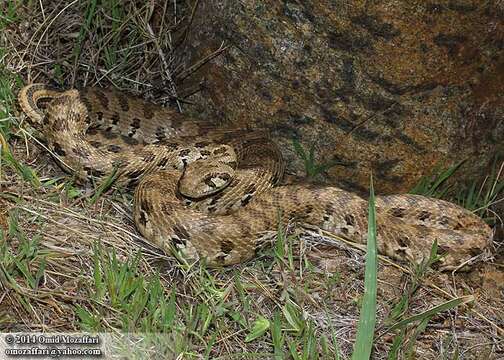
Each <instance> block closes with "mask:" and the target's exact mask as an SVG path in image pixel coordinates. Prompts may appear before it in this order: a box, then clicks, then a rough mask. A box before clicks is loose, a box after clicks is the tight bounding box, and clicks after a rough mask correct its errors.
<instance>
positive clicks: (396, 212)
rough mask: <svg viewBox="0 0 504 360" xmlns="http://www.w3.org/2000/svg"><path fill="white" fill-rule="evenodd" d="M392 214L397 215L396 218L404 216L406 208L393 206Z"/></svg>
mask: <svg viewBox="0 0 504 360" xmlns="http://www.w3.org/2000/svg"><path fill="white" fill-rule="evenodd" d="M390 213H391V214H392V216H394V217H396V218H403V217H404V214H405V213H406V210H405V209H403V208H397V207H396V208H392V209H391V212H390Z"/></svg>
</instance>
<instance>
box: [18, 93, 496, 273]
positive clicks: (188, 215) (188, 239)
mask: <svg viewBox="0 0 504 360" xmlns="http://www.w3.org/2000/svg"><path fill="white" fill-rule="evenodd" d="M18 102H19V105H20V107H21V109H22V111H23V112H24V113H25V114H26V115H27V118H28V119H29V121H30V123H31V125H33V127H34V128H35V129H36V130H38V131H39V132H40V133H41V136H42V138H43V139H44V140H45V141H46V143H47V145H48V148H49V149H50V150H51V153H52V154H53V155H54V156H55V158H56V159H57V160H58V162H59V163H60V164H62V167H63V168H64V169H65V170H68V171H70V172H71V173H73V174H74V175H75V177H76V179H78V180H79V181H82V182H86V181H96V180H103V179H106V178H107V177H108V176H111V174H115V179H116V181H117V183H118V184H119V185H124V186H125V187H127V188H132V190H133V192H134V194H133V211H132V212H133V219H134V222H135V225H136V227H137V229H138V231H139V232H140V233H141V234H142V236H143V237H144V238H145V239H146V241H147V242H148V243H150V244H153V245H155V246H157V247H159V248H161V249H162V250H163V251H165V252H166V253H168V254H172V255H174V256H176V257H178V258H181V259H183V260H184V261H191V262H194V261H204V262H205V264H206V265H208V266H212V267H221V266H227V265H233V264H238V263H241V262H245V261H247V260H250V259H253V258H254V257H255V256H256V255H257V252H258V250H259V249H261V248H262V247H263V246H264V244H265V240H264V238H265V237H264V236H263V235H264V234H266V233H267V232H269V231H277V230H278V228H279V226H282V224H286V223H287V222H295V223H299V224H303V225H307V226H311V227H316V228H318V229H321V230H324V231H327V232H330V233H332V234H334V235H336V236H339V237H342V238H344V239H346V240H348V241H350V242H354V243H357V244H366V242H367V239H368V232H369V227H368V200H367V199H364V198H363V197H361V196H359V195H357V194H355V193H353V192H350V191H347V190H344V189H341V188H339V187H337V186H332V185H317V184H313V183H310V182H306V181H300V182H297V183H294V184H282V181H281V180H282V176H283V174H284V172H285V161H284V160H283V158H282V151H281V149H280V148H279V147H278V145H277V144H276V143H275V142H274V141H273V140H272V139H271V136H270V134H269V132H268V131H265V130H264V129H253V128H249V129H244V128H236V127H232V126H227V127H226V126H224V127H223V126H215V125H210V124H209V123H207V122H205V121H201V120H194V119H191V118H189V117H187V116H185V115H183V114H181V113H179V112H177V111H175V110H171V109H169V108H167V107H164V106H161V105H158V104H154V103H151V102H148V101H145V100H143V99H141V98H138V97H134V96H131V95H129V94H127V93H124V92H120V91H118V90H115V89H105V88H98V87H84V88H83V89H80V90H76V89H71V90H66V91H60V90H54V89H50V88H49V87H48V86H46V85H45V84H30V85H27V86H25V87H23V88H22V89H21V90H20V92H19V94H18ZM375 212H376V230H375V231H376V244H377V250H378V252H379V253H381V254H383V255H386V256H388V257H390V258H392V259H395V260H399V261H407V262H413V263H420V262H422V261H425V259H427V258H428V257H429V256H430V252H431V248H432V245H433V243H434V242H436V243H437V244H438V252H439V254H440V255H441V257H440V260H439V262H438V263H437V267H438V268H439V269H440V270H455V269H462V268H463V269H468V268H470V265H471V264H472V260H473V259H475V258H478V257H479V255H481V254H482V253H483V252H484V251H485V250H486V249H487V247H488V246H489V244H490V242H491V241H492V237H493V231H492V229H491V227H490V226H488V225H487V224H486V223H485V222H484V221H483V219H481V218H480V217H479V216H477V215H475V214H474V213H472V212H471V211H469V210H467V209H465V208H463V207H461V206H459V205H456V204H454V203H451V202H448V201H445V200H441V199H436V198H430V197H426V196H422V195H413V194H396V195H377V196H376V197H375Z"/></svg>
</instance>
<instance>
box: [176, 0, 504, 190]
mask: <svg viewBox="0 0 504 360" xmlns="http://www.w3.org/2000/svg"><path fill="white" fill-rule="evenodd" d="M499 6H500V7H499ZM503 17H504V9H503V8H502V5H497V4H492V2H486V3H485V4H482V3H480V2H476V1H474V2H471V1H442V0H440V1H438V2H430V1H427V2H423V1H412V2H406V1H385V2H371V3H370V2H368V1H352V2H344V1H335V0H321V1H316V2H309V1H302V0H298V1H294V0H291V1H275V0H266V1H264V0H262V1H258V0H256V1H254V0H249V1H244V2H243V1H241V2H237V1H230V0H221V1H215V0H213V1H205V2H200V4H199V8H198V9H197V12H196V17H195V19H194V23H193V26H192V28H191V33H190V41H188V43H189V46H190V48H189V53H190V55H191V57H192V59H193V62H194V61H196V60H197V59H201V58H202V57H203V56H205V55H208V54H209V53H211V52H212V51H214V50H215V49H216V48H218V47H219V45H220V44H221V43H222V42H224V43H225V44H226V45H227V46H229V48H228V50H227V51H226V52H225V53H224V54H223V55H221V56H219V57H217V58H216V59H215V60H213V61H212V62H210V63H208V64H206V65H205V66H203V67H202V68H201V69H200V70H198V72H197V73H196V75H195V76H192V79H193V81H196V82H199V81H202V80H205V84H206V86H205V88H204V89H203V91H202V92H200V93H198V94H197V95H195V96H193V97H192V98H191V100H192V101H195V106H187V107H186V108H185V110H186V112H188V113H190V114H191V115H194V116H197V117H199V118H210V119H222V121H224V122H229V123H232V124H236V125H240V126H247V125H248V126H261V127H267V128H270V129H271V130H272V131H273V133H274V136H275V138H276V140H277V141H278V142H279V143H280V144H281V145H282V148H283V152H284V155H285V157H286V158H287V160H288V164H289V168H288V170H289V171H290V172H291V173H294V174H298V175H302V174H304V167H303V162H302V161H301V160H300V159H299V157H298V156H297V154H296V153H295V152H294V150H293V147H292V138H294V137H295V138H297V139H299V141H300V142H301V143H302V144H304V145H305V147H310V145H312V144H313V145H314V146H315V149H316V154H317V155H318V156H317V161H319V162H327V161H330V160H331V161H335V162H337V165H335V166H333V167H332V168H331V169H329V170H328V171H327V173H326V178H327V179H328V181H329V182H332V183H338V184H340V185H342V186H344V187H346V188H350V189H353V190H357V191H362V192H367V189H368V186H369V179H370V174H371V172H372V173H373V178H374V182H375V188H376V189H377V191H378V192H382V193H392V192H393V193H398V192H405V191H408V190H410V189H411V188H412V187H413V185H414V184H415V183H416V182H417V181H418V180H419V178H420V177H421V176H422V175H427V174H429V173H430V172H431V171H432V170H433V168H434V167H435V166H441V167H448V166H450V165H453V164H455V163H457V162H458V161H460V160H462V159H467V160H468V161H466V162H465V164H464V166H463V167H462V169H461V170H459V171H457V172H456V173H455V175H456V178H457V179H461V180H467V179H473V178H475V177H477V176H480V175H481V174H484V173H485V172H487V171H488V168H487V167H488V165H489V163H490V162H491V160H492V159H493V157H494V156H495V155H496V153H497V152H499V151H502V150H503V149H504V142H503V140H504V122H503V119H504V116H503V115H504V106H503V96H504V95H503V94H504V91H503V90H504V56H503V55H502V50H503V45H504V22H503V21H502V19H503Z"/></svg>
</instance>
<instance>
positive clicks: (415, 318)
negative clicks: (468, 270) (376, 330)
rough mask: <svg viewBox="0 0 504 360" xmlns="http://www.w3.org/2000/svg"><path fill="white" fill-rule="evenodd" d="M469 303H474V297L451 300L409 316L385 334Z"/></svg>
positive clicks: (468, 296)
mask: <svg viewBox="0 0 504 360" xmlns="http://www.w3.org/2000/svg"><path fill="white" fill-rule="evenodd" d="M471 301H474V296H472V295H467V296H461V297H458V298H455V299H452V300H450V301H447V302H444V303H442V304H440V305H438V306H434V307H433V308H431V309H429V310H427V311H424V312H423V313H421V314H417V315H414V316H411V317H409V318H407V319H404V320H401V321H399V322H398V323H396V324H394V325H393V326H392V327H390V328H389V329H388V331H387V332H390V331H394V330H396V329H400V328H402V327H404V326H406V325H408V324H410V323H412V322H415V321H423V320H424V319H426V318H430V317H431V316H433V315H436V314H437V313H440V312H442V311H446V310H449V309H453V308H454V307H456V306H459V305H462V304H467V303H469V302H471Z"/></svg>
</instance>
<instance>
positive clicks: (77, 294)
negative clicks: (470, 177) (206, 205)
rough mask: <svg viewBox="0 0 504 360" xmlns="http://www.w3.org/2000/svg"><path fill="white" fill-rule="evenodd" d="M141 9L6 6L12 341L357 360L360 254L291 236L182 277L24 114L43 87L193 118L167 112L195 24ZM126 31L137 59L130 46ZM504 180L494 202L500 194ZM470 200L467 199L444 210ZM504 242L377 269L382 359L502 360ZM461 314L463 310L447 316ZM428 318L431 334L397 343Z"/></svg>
mask: <svg viewBox="0 0 504 360" xmlns="http://www.w3.org/2000/svg"><path fill="white" fill-rule="evenodd" d="M42 4H44V5H42ZM142 4H143V2H137V3H134V2H131V4H129V5H128V6H127V7H121V6H119V5H120V2H119V1H114V0H108V1H102V2H101V3H100V4H97V3H96V2H94V1H83V2H81V3H79V4H77V2H76V1H74V2H69V3H68V4H66V5H65V4H60V3H58V2H56V1H55V2H53V1H47V2H46V1H43V2H35V1H24V2H20V1H18V2H12V1H8V2H6V3H4V4H2V5H1V6H0V10H1V11H2V14H1V16H0V27H1V30H2V35H1V45H0V54H1V55H2V64H1V65H0V66H1V68H0V70H1V73H0V96H1V100H2V103H1V105H0V112H1V113H2V115H1V118H0V136H1V140H2V142H3V144H2V157H1V162H0V190H1V192H0V228H1V230H2V232H1V233H0V330H1V331H2V332H29V331H30V332H35V331H44V332H58V333H59V332H71V331H91V332H101V333H108V334H116V335H117V334H119V333H124V334H130V335H131V337H126V338H124V339H123V344H129V341H131V342H133V341H135V344H136V349H137V352H135V351H132V350H131V349H132V347H130V348H129V350H126V351H128V352H127V353H126V355H128V356H130V357H132V358H133V357H134V356H139V357H146V356H147V355H150V356H151V357H152V358H159V354H160V351H162V352H164V354H165V356H166V357H167V358H196V359H198V358H212V359H216V358H259V359H263V358H278V359H279V358H293V359H297V358H303V359H312V358H322V359H338V358H341V359H347V358H349V356H350V354H351V352H352V348H353V344H354V341H355V333H356V328H357V322H358V319H359V312H360V308H361V303H362V296H363V292H364V260H365V259H364V255H365V252H364V251H363V250H362V249H359V248H356V247H354V246H352V245H351V244H348V243H345V242H343V241H342V240H341V239H336V238H334V237H331V236H330V235H328V234H323V235H322V234H320V233H319V232H316V231H315V232H313V231H308V230H303V229H301V227H299V226H297V227H294V226H292V225H291V224H285V227H283V228H282V229H281V231H280V230H279V232H278V233H277V234H272V235H275V236H272V238H273V239H276V241H274V244H273V245H272V246H271V247H266V248H265V249H263V250H262V251H261V253H260V254H259V256H258V257H257V258H256V259H254V260H253V261H250V262H247V263H245V264H241V265H238V266H233V267H229V268H225V269H213V270H212V269H207V268H205V266H204V265H203V264H198V265H194V266H188V265H186V264H183V263H179V262H177V261H176V260H175V259H173V258H171V257H169V256H167V255H165V254H164V253H162V252H161V251H160V250H158V249H156V248H154V247H152V246H149V245H148V244H147V243H146V242H145V241H144V239H143V238H142V237H141V236H140V235H139V234H138V232H137V231H136V230H135V227H134V224H133V221H132V219H131V203H132V196H131V193H130V192H128V191H125V190H123V189H120V188H116V187H114V186H113V187H112V188H110V189H108V190H107V191H105V192H104V193H99V192H98V193H97V192H96V186H95V185H93V184H88V185H87V186H81V185H77V184H75V182H74V179H73V178H72V176H71V175H69V174H67V173H65V172H63V171H62V170H61V169H60V168H59V166H58V165H57V163H56V161H55V160H54V159H53V158H52V157H51V156H50V154H49V153H48V152H47V151H46V149H45V148H44V145H43V141H40V140H38V139H37V137H36V135H37V134H36V132H35V131H34V130H33V129H32V128H31V127H30V126H29V124H28V123H27V121H26V117H25V116H24V115H23V114H22V113H21V112H20V111H19V110H18V109H17V106H16V100H15V94H16V93H17V91H18V90H19V88H20V86H22V84H23V83H28V82H34V81H41V82H47V83H50V84H51V85H56V86H61V87H65V88H67V87H71V86H74V85H79V86H81V85H84V84H92V85H95V84H98V85H101V86H108V85H113V86H117V87H119V88H126V87H128V88H129V91H130V92H132V93H135V94H138V95H141V96H144V97H146V98H149V99H152V100H155V101H158V102H161V101H163V100H166V98H165V97H168V98H169V99H171V100H170V101H165V102H168V103H169V104H168V106H174V107H177V106H184V107H186V106H191V105H190V104H188V103H187V102H188V101H190V97H187V98H177V99H176V100H177V101H176V100H175V99H174V98H173V97H172V98H170V94H172V95H173V90H174V89H176V80H177V76H179V77H182V75H183V76H184V77H186V76H190V73H191V67H190V66H186V65H185V64H184V63H183V61H181V60H180V58H179V57H177V56H175V54H177V52H176V49H177V47H176V46H175V42H176V41H183V38H184V32H185V31H186V30H187V29H188V28H187V27H185V26H186V25H187V24H189V25H187V26H190V15H186V16H185V17H184V16H183V14H190V12H185V13H184V12H183V7H182V6H180V8H177V10H176V11H177V12H175V9H174V8H173V7H172V5H167V4H165V5H164V7H163V6H160V5H159V4H157V5H156V6H154V5H153V6H152V7H149V6H146V5H142ZM117 19H119V20H117ZM146 19H147V20H146ZM148 20H151V23H153V24H156V26H155V27H154V29H155V32H154V31H153V29H152V28H151V27H150V25H148V24H149V21H148ZM160 24H161V25H160ZM184 24H186V25H184ZM125 29H126V30H127V31H128V36H129V37H128V39H131V40H130V41H131V44H128V47H125V44H123V43H122V42H121V41H120V39H118V37H117V34H119V33H121V31H123V30H125ZM157 34H161V35H157ZM181 39H182V40H181ZM171 49H173V51H171ZM204 62H205V59H202V63H204ZM208 86H211V84H209V85H208ZM161 88H163V89H165V90H164V91H163V90H160V89H161ZM166 89H168V90H166ZM170 89H172V90H170ZM177 102H178V104H177ZM499 169H500V170H502V167H501V165H500V163H497V165H496V168H495V174H493V176H490V177H489V179H490V180H488V182H489V183H491V184H492V185H493V186H491V187H490V188H499V189H500V188H501V186H502V180H499V179H500V173H499ZM499 181H500V182H499ZM482 186H483V187H482V188H483V189H487V187H485V185H482ZM469 189H470V187H469ZM478 189H480V185H478V187H476V193H477V192H478ZM437 190H439V191H438V193H439V192H441V193H443V189H442V187H439V189H437ZM460 191H467V190H466V188H463V187H461V188H460V189H458V188H457V189H453V188H450V189H449V191H447V192H446V193H444V196H447V197H449V196H454V195H453V194H457V193H458V192H460ZM490 193H491V194H492V195H495V196H496V197H491V200H490V202H499V201H502V193H500V194H499V193H495V194H494V193H493V192H492V191H490ZM450 194H451V195H450ZM475 197H477V196H475ZM467 198H468V196H465V199H467ZM453 199H455V197H454V198H453ZM458 199H459V200H460V197H458ZM485 205H486V208H487V209H488V211H486V212H482V214H484V215H485V216H487V217H488V218H489V221H491V222H492V225H493V226H494V227H495V229H497V230H498V229H500V227H501V224H500V223H499V221H498V219H496V218H495V216H493V215H492V212H491V211H492V206H491V205H493V204H489V203H488V202H487V203H486V204H485ZM283 234H287V235H283ZM501 236H502V235H501V234H499V233H498V234H497V235H496V237H495V240H494V243H493V244H492V245H491V246H490V247H489V251H488V253H487V254H483V256H482V257H480V258H479V259H478V261H477V263H476V264H474V265H473V266H472V268H471V270H470V271H469V272H455V273H440V272H438V271H435V270H432V269H428V268H426V269H423V271H416V272H415V269H414V267H412V266H411V265H408V264H398V263H394V262H391V261H390V260H387V259H386V258H380V264H379V268H378V307H377V318H378V322H377V328H376V329H377V330H376V332H375V340H374V346H373V348H374V352H373V358H374V359H385V358H394V355H393V353H394V351H393V348H394V345H395V344H396V342H397V345H398V346H399V352H398V354H397V355H396V357H395V358H418V359H502V358H504V342H503V340H502V338H503V337H504V311H503V309H504V265H503V260H504V256H503V253H502V244H501V242H500V241H501V240H499V239H501ZM434 267H435V265H434ZM472 297H474V299H473V298H472ZM454 299H459V300H460V301H461V302H462V304H460V305H458V306H450V304H453V303H450V301H452V300H453V301H456V300H454ZM469 300H471V301H469ZM447 304H448V305H447ZM439 305H441V306H440V307H438V306H439ZM448 308H449V309H448ZM431 309H432V311H431V312H429V310H431ZM417 314H422V316H419V318H418V321H416V322H412V323H409V324H408V325H407V326H404V327H400V328H398V329H396V330H390V329H391V326H392V325H393V324H394V323H396V322H397V321H399V320H402V319H408V318H410V317H411V316H413V315H417ZM424 327H425V328H424ZM160 334H161V336H158V335H160ZM166 334H168V336H166ZM139 339H143V341H140V342H139ZM396 340H397V341H396ZM2 345H3V344H2ZM160 345H162V346H160ZM116 346H119V345H117V344H116ZM142 346H143V347H142ZM140 349H142V350H140ZM115 352H116V353H120V352H121V350H117V349H116V350H115ZM109 354H110V353H109ZM124 354H125V353H124V352H123V355H124Z"/></svg>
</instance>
